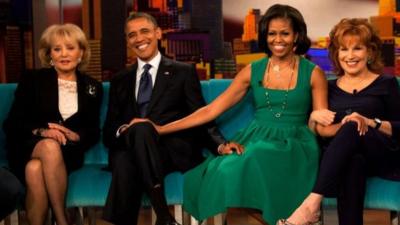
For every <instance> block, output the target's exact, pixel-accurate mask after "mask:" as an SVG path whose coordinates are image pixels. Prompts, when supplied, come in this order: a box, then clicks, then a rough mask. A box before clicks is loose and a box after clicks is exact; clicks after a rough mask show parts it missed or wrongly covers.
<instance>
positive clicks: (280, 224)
mask: <svg viewBox="0 0 400 225" xmlns="http://www.w3.org/2000/svg"><path fill="white" fill-rule="evenodd" d="M276 225H322V222H321V221H320V220H318V221H316V222H308V223H305V224H294V223H291V222H290V221H288V220H287V219H280V220H278V221H276Z"/></svg>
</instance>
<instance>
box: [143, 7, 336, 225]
mask: <svg viewBox="0 0 400 225" xmlns="http://www.w3.org/2000/svg"><path fill="white" fill-rule="evenodd" d="M259 45H260V47H261V48H262V49H263V50H264V51H265V52H266V53H267V55H268V56H269V57H265V58H263V59H261V60H259V61H256V62H253V63H252V64H251V65H248V66H247V67H245V68H244V69H243V70H242V71H240V72H239V73H238V74H237V76H236V77H235V79H234V80H233V82H232V84H231V85H230V86H229V87H228V89H227V90H226V91H225V92H224V93H222V94H221V95H220V96H219V97H217V98H216V99H215V100H214V101H213V102H212V103H210V104H209V105H207V106H205V107H203V108H201V109H199V110H198V111H196V112H195V113H193V114H192V115H190V116H188V117H186V118H183V119H181V120H178V121H175V122H173V123H170V124H167V125H164V126H158V125H154V126H155V128H156V129H157V131H158V132H159V134H161V135H162V134H167V133H171V132H175V131H178V130H182V129H186V128H189V127H193V126H197V125H200V124H204V123H206V122H209V121H211V120H213V119H215V118H216V117H218V116H219V115H221V114H222V113H223V112H224V111H226V110H228V109H229V108H231V107H232V106H233V105H235V104H236V103H238V102H239V101H240V100H241V99H242V98H243V97H244V96H245V95H246V93H247V92H248V91H249V90H252V93H253V98H254V104H255V109H256V110H255V115H254V119H253V121H252V122H251V123H250V124H249V125H248V126H247V127H246V128H244V129H242V130H240V131H238V133H237V134H236V135H235V137H234V138H233V140H232V142H229V143H226V144H224V145H222V146H220V147H219V148H218V152H219V153H220V155H221V156H217V157H215V156H210V157H209V158H208V159H207V160H205V161H204V162H203V163H202V164H201V165H199V166H198V167H196V168H194V169H192V170H190V171H188V172H187V173H186V174H185V181H184V208H185V210H187V211H188V212H189V213H190V214H192V215H193V216H194V217H195V218H196V219H198V220H203V219H206V218H208V217H211V216H213V215H216V214H218V213H221V212H224V211H226V209H227V208H229V207H245V208H254V209H258V210H260V211H261V213H262V216H263V218H264V219H265V221H266V222H268V223H273V222H274V221H276V220H277V219H279V218H282V217H283V218H285V217H286V216H288V215H290V212H292V211H293V210H294V209H295V208H296V206H297V205H298V204H299V203H301V201H302V199H304V197H305V196H306V195H307V193H309V192H310V190H311V188H312V187H313V185H314V181H315V177H316V175H317V169H318V160H319V148H318V144H317V141H316V138H315V136H314V134H313V132H312V131H311V130H310V129H309V127H308V126H307V125H308V123H310V122H308V118H309V113H310V112H311V111H312V110H321V109H326V108H327V82H326V79H325V75H324V73H323V71H322V70H321V69H320V68H319V67H317V66H315V65H314V64H313V63H311V62H310V61H308V60H307V59H305V58H303V57H302V56H300V55H302V54H304V53H306V52H307V50H308V49H309V47H310V39H309V38H308V37H307V28H306V24H305V22H304V19H303V17H302V15H301V14H300V12H299V11H298V10H297V9H295V8H293V7H291V6H288V5H280V4H276V5H273V6H272V7H270V8H269V9H268V10H267V12H266V13H265V15H264V16H263V17H262V18H261V20H260V23H259ZM333 118H334V114H333V113H332V112H330V111H328V110H325V111H319V113H318V114H315V115H314V116H313V119H314V120H315V121H312V122H311V123H315V122H318V123H321V124H330V123H331V122H332V121H333ZM140 121H143V120H136V122H140ZM232 148H233V149H235V151H234V152H232Z"/></svg>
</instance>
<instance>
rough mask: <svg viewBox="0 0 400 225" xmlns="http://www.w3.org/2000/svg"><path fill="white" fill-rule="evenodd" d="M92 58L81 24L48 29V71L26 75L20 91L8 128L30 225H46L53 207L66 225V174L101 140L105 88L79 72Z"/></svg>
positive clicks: (43, 53)
mask: <svg viewBox="0 0 400 225" xmlns="http://www.w3.org/2000/svg"><path fill="white" fill-rule="evenodd" d="M89 56H90V51H89V45H88V42H87V39H86V37H85V34H84V33H83V32H82V30H81V29H80V28H79V27H78V26H76V25H73V24H64V25H53V26H50V27H49V28H47V29H46V30H45V31H44V33H43V34H42V37H41V39H40V43H39V58H40V60H41V62H42V64H43V65H44V67H47V68H43V69H40V70H37V71H34V72H32V73H30V74H26V75H25V76H23V77H22V79H21V81H20V82H19V84H18V87H17V89H16V92H15V99H14V102H13V105H12V107H11V111H10V113H9V115H8V118H7V120H6V121H5V124H4V129H5V133H6V135H7V150H8V152H7V154H8V160H9V164H10V167H11V169H12V171H13V172H14V173H15V174H16V175H17V177H18V178H19V179H20V180H21V182H22V183H25V184H26V198H25V206H26V211H27V217H28V221H29V224H30V225H41V224H43V223H44V220H45V218H46V215H47V212H48V209H49V208H50V207H51V208H52V210H53V213H54V216H55V219H56V223H57V224H58V225H66V224H67V221H66V216H65V194H66V191H67V176H68V174H69V173H70V172H71V171H73V170H76V169H78V168H80V167H81V166H82V164H83V158H84V153H85V151H86V150H88V149H89V147H91V146H92V145H94V144H95V143H96V142H97V141H98V139H99V134H100V128H99V123H100V122H99V114H100V104H101V99H102V94H103V93H102V86H101V84H100V83H99V82H97V81H96V80H94V79H92V78H90V77H88V76H86V75H84V74H82V73H81V72H80V70H81V69H82V68H83V67H85V65H86V64H87V63H88V60H89Z"/></svg>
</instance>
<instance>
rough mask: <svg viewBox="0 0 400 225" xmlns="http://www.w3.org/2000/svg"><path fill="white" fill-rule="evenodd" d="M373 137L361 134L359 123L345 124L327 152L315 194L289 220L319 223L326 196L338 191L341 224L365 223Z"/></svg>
mask: <svg viewBox="0 0 400 225" xmlns="http://www.w3.org/2000/svg"><path fill="white" fill-rule="evenodd" d="M368 135H371V134H368ZM368 139H369V141H368V145H369V146H368V148H366V145H367V144H365V143H364V142H365V141H366V140H368ZM371 140H372V139H371V138H370V137H363V136H360V135H359V134H358V132H357V125H356V124H355V123H351V122H350V123H347V124H345V125H343V126H342V128H341V129H340V130H339V131H338V133H337V134H336V136H335V138H334V139H333V140H332V141H331V142H330V145H329V147H328V148H327V150H326V151H325V153H324V155H323V158H322V161H321V165H320V169H319V175H318V178H317V181H316V184H315V186H314V189H313V191H312V193H311V194H310V195H308V196H307V197H306V199H305V200H304V201H303V203H302V204H301V205H300V207H298V208H297V209H296V210H295V212H294V213H293V214H292V215H291V216H290V217H289V218H288V221H290V222H291V223H293V224H296V225H303V224H309V223H310V222H316V221H317V220H318V211H319V209H320V206H321V202H322V200H323V197H324V196H325V195H327V194H328V195H330V194H331V193H336V195H337V196H338V212H339V222H340V224H352V225H362V211H363V203H364V193H365V180H366V158H365V157H366V155H367V154H369V153H368V152H367V151H370V150H372V151H373V150H374V146H375V145H374V143H373V142H372V141H371ZM377 149H379V148H377Z"/></svg>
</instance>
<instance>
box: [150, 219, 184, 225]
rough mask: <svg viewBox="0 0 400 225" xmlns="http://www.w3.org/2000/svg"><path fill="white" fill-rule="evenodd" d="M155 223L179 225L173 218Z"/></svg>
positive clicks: (159, 224) (157, 224)
mask: <svg viewBox="0 0 400 225" xmlns="http://www.w3.org/2000/svg"><path fill="white" fill-rule="evenodd" d="M156 225H181V224H179V223H178V222H176V221H175V220H172V221H158V220H157V221H156Z"/></svg>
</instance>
